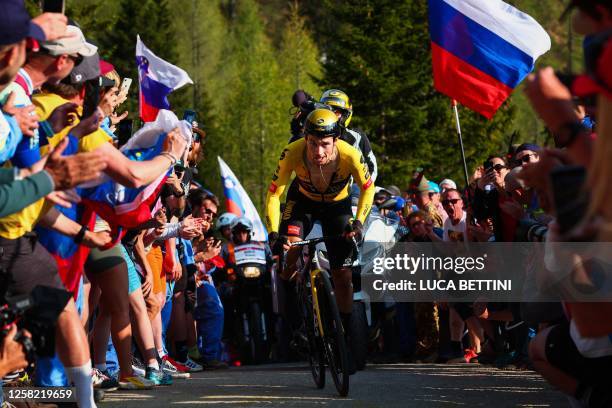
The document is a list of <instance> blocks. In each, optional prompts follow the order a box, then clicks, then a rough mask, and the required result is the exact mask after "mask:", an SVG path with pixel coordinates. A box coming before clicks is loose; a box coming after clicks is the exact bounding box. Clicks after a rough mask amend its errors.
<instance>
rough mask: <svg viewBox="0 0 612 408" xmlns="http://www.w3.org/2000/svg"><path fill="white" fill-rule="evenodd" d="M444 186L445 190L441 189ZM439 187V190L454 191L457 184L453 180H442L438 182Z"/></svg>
mask: <svg viewBox="0 0 612 408" xmlns="http://www.w3.org/2000/svg"><path fill="white" fill-rule="evenodd" d="M444 184H446V185H447V187H446V188H443V187H442V186H443V185H444ZM439 186H440V189H442V190H448V189H449V188H453V189H455V190H456V189H457V184H456V183H455V182H454V181H453V180H451V179H444V180H442V181H441V182H440V184H439Z"/></svg>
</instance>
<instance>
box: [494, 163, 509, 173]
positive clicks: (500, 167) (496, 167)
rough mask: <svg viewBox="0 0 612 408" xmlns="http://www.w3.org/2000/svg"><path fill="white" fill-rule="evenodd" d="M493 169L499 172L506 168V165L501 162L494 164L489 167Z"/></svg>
mask: <svg viewBox="0 0 612 408" xmlns="http://www.w3.org/2000/svg"><path fill="white" fill-rule="evenodd" d="M491 168H492V169H493V170H495V171H496V172H498V173H499V172H501V171H502V170H503V169H505V168H506V166H504V165H503V164H496V165H495V166H493V167H491Z"/></svg>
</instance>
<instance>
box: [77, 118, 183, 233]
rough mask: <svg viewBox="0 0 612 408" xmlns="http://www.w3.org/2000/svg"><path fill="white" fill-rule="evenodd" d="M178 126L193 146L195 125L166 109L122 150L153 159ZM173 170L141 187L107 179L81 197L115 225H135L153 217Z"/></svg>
mask: <svg viewBox="0 0 612 408" xmlns="http://www.w3.org/2000/svg"><path fill="white" fill-rule="evenodd" d="M176 127H178V128H179V129H180V131H181V135H182V136H183V137H184V138H185V140H186V141H187V145H188V146H189V144H190V143H191V125H190V124H188V123H187V122H186V121H180V120H179V119H178V118H177V117H176V115H175V114H174V113H173V112H172V111H169V110H165V109H162V110H160V111H159V114H158V115H157V118H156V120H155V121H154V122H148V123H145V125H144V126H143V127H142V128H141V129H139V130H138V131H137V132H136V133H134V135H133V136H132V137H131V138H130V139H129V140H128V141H127V143H126V144H125V145H124V146H122V147H121V149H120V150H121V153H123V154H124V155H125V156H127V157H128V158H129V159H130V160H136V161H146V160H151V159H153V158H154V157H155V156H157V155H159V154H160V153H161V152H162V151H163V149H164V142H165V140H166V136H167V133H168V132H170V131H171V130H172V129H174V128H176ZM171 170H172V169H171V168H170V167H169V168H168V171H167V172H165V173H163V174H161V175H160V176H159V177H158V178H157V179H156V180H155V181H153V182H152V183H149V184H148V185H146V186H142V187H139V188H132V187H125V186H123V185H121V184H120V183H118V182H116V181H114V180H111V179H110V178H107V179H106V180H105V181H104V182H102V183H100V184H98V185H96V186H95V187H92V188H89V189H84V190H83V192H82V195H81V199H82V201H83V203H84V204H85V205H86V206H90V207H92V208H93V209H94V210H95V212H96V214H98V215H100V216H101V217H102V218H104V219H105V220H106V221H107V222H108V223H109V224H111V226H113V227H124V228H134V227H135V226H137V225H138V224H140V223H142V222H144V221H146V220H147V219H150V218H151V207H152V204H153V203H154V201H155V200H156V199H157V197H158V193H159V191H160V189H161V188H162V186H163V184H164V181H165V180H166V178H167V177H168V174H169V173H170V171H171Z"/></svg>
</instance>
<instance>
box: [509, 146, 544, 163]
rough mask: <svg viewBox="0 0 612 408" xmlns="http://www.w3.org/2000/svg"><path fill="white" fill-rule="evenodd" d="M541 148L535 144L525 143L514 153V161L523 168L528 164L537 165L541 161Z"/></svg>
mask: <svg viewBox="0 0 612 408" xmlns="http://www.w3.org/2000/svg"><path fill="white" fill-rule="evenodd" d="M540 150H541V148H540V146H538V145H537V144H534V143H523V144H522V145H520V146H519V147H517V148H516V151H515V152H514V161H515V162H516V164H517V165H519V166H522V165H523V164H526V163H537V162H538V161H539V160H540V153H539V152H540Z"/></svg>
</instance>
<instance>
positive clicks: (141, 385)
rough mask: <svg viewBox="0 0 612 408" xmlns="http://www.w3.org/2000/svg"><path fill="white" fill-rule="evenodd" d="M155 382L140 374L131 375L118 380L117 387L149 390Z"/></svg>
mask: <svg viewBox="0 0 612 408" xmlns="http://www.w3.org/2000/svg"><path fill="white" fill-rule="evenodd" d="M153 387H155V383H154V382H153V381H151V380H147V379H146V378H144V377H142V376H140V375H133V376H132V377H126V378H123V379H121V380H119V388H120V389H122V390H150V389H152V388H153Z"/></svg>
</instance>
